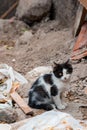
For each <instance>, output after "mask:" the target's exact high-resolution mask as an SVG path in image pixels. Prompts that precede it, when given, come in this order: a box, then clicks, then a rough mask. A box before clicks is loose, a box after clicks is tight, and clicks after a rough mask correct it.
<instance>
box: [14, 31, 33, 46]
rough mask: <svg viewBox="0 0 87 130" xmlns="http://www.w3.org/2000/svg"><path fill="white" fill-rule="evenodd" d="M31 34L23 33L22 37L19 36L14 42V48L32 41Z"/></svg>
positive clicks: (29, 32)
mask: <svg viewBox="0 0 87 130" xmlns="http://www.w3.org/2000/svg"><path fill="white" fill-rule="evenodd" d="M32 37H33V34H32V32H31V31H25V32H24V33H23V35H21V36H20V37H19V38H18V39H17V40H16V46H18V45H24V44H27V43H29V42H30V40H31V39H32Z"/></svg>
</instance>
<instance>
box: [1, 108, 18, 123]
mask: <svg viewBox="0 0 87 130" xmlns="http://www.w3.org/2000/svg"><path fill="white" fill-rule="evenodd" d="M17 118H18V115H17V113H16V111H15V110H14V109H13V108H6V109H3V110H2V109H0V122H5V123H13V122H15V121H16V120H17Z"/></svg>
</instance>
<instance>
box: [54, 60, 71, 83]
mask: <svg viewBox="0 0 87 130" xmlns="http://www.w3.org/2000/svg"><path fill="white" fill-rule="evenodd" d="M72 72H73V68H72V65H71V63H70V61H69V60H68V61H66V62H65V63H62V64H57V63H54V67H53V73H54V75H55V76H56V77H57V78H58V79H60V80H62V81H64V82H67V81H69V79H70V77H71V74H72Z"/></svg>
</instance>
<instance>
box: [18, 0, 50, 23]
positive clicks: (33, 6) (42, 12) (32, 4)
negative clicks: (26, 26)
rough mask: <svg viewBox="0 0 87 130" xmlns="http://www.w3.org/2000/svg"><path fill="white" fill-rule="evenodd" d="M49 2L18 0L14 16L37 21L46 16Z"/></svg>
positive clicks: (42, 0) (44, 0)
mask: <svg viewBox="0 0 87 130" xmlns="http://www.w3.org/2000/svg"><path fill="white" fill-rule="evenodd" d="M51 3H52V2H51V0H20V1H19V5H18V7H17V10H16V16H17V17H18V18H19V19H22V20H24V21H26V22H29V21H31V22H34V21H39V20H41V19H42V18H43V17H45V16H47V14H48V12H49V11H50V8H51Z"/></svg>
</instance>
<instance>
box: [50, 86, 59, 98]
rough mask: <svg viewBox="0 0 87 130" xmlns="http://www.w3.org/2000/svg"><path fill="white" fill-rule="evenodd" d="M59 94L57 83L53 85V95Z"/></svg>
mask: <svg viewBox="0 0 87 130" xmlns="http://www.w3.org/2000/svg"><path fill="white" fill-rule="evenodd" d="M57 94H58V88H57V87H56V86H55V85H53V86H52V87H51V95H52V96H56V95H57Z"/></svg>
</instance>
